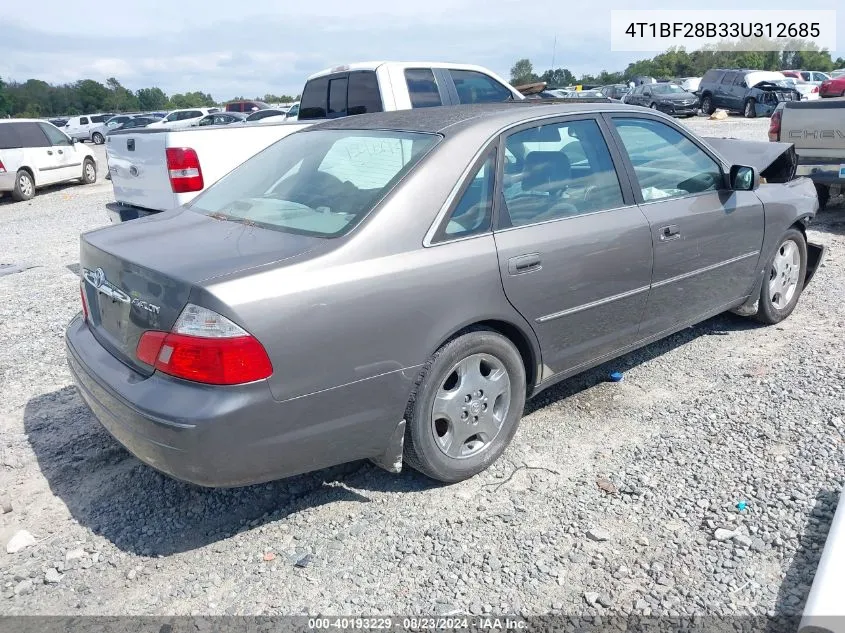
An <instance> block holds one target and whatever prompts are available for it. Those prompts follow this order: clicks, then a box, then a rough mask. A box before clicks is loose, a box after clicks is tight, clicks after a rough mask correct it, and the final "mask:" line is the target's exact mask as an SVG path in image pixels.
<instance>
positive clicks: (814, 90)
mask: <svg viewBox="0 0 845 633" xmlns="http://www.w3.org/2000/svg"><path fill="white" fill-rule="evenodd" d="M818 91H819V87H818V86H813V89H812V90H810V92H812V93H817V92H818Z"/></svg>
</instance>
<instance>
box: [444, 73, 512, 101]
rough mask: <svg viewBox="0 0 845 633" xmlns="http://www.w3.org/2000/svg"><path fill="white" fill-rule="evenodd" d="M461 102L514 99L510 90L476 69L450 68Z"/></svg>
mask: <svg viewBox="0 0 845 633" xmlns="http://www.w3.org/2000/svg"><path fill="white" fill-rule="evenodd" d="M449 74H450V75H451V76H452V81H454V82H455V88H456V89H457V91H458V100H459V101H460V102H461V103H497V102H501V101H508V100H510V99H513V95H512V94H511V92H510V90H508V89H507V88H505V87H504V86H503V85H502V84H500V83H499V82H498V81H496V80H494V79H493V78H492V77H488V76H487V75H485V74H484V73H479V72H476V71H474V70H449Z"/></svg>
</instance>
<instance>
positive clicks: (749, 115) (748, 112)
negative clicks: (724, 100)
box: [742, 99, 757, 119]
mask: <svg viewBox="0 0 845 633" xmlns="http://www.w3.org/2000/svg"><path fill="white" fill-rule="evenodd" d="M755 103H756V101H755V100H754V99H748V100H747V101H746V102H745V106H744V107H743V109H742V113H743V114H744V115H745V118H746V119H753V118H755V117H756V116H757V110H756V109H755V108H754V105H755Z"/></svg>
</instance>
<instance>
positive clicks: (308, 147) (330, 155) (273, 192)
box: [187, 130, 440, 237]
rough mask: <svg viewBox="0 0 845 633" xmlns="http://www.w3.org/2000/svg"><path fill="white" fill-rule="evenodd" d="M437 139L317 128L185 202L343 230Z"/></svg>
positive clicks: (206, 210)
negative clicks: (190, 200)
mask: <svg viewBox="0 0 845 633" xmlns="http://www.w3.org/2000/svg"><path fill="white" fill-rule="evenodd" d="M439 139H440V137H439V136H437V135H435V134H423V133H418V132H397V131H383V130H314V131H307V132H299V133H296V134H292V135H290V136H287V137H285V138H283V139H282V140H280V141H278V142H276V143H274V144H273V145H271V146H270V147H268V148H267V149H266V150H264V151H263V152H261V153H260V154H258V155H256V156H253V157H252V158H251V159H249V160H248V161H246V162H245V163H243V164H242V165H241V166H240V167H238V168H237V169H235V170H234V171H233V172H231V173H230V174H229V175H227V176H225V177H224V178H222V179H221V180H220V181H219V182H217V183H216V184H214V185H213V186H212V187H210V188H209V189H208V190H207V191H205V192H204V193H203V194H202V195H200V196H198V197H197V198H195V199H194V200H193V201H192V202H191V203H189V204H188V205H187V206H188V207H189V208H190V209H191V210H193V211H196V212H198V213H203V214H205V215H209V216H212V217H215V218H219V219H221V220H232V221H236V222H242V223H245V224H249V225H253V224H254V225H256V226H261V227H264V228H268V229H274V230H277V231H284V232H287V233H298V234H302V235H313V236H317V237H338V236H341V235H345V234H346V233H348V232H349V231H351V230H352V228H353V227H354V226H355V225H356V224H358V223H359V222H360V221H361V220H362V219H363V218H364V217H366V215H367V214H368V213H369V212H370V211H371V210H372V209H373V208H374V207H375V206H376V204H378V202H379V201H380V200H381V199H382V198H383V197H384V196H385V195H386V194H387V193H388V192H389V191H390V189H392V188H393V186H394V185H395V184H396V183H397V182H399V180H400V179H401V178H402V177H403V176H404V175H405V174H407V173H408V172H409V171H410V170H411V169H412V168H413V167H414V165H416V163H417V162H418V161H419V160H420V158H422V156H423V155H424V154H425V153H426V152H428V151H429V150H430V149H431V148H432V147H434V145H435V144H436V143H437V142H438V140H439Z"/></svg>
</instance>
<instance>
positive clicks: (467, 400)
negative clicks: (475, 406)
mask: <svg viewBox="0 0 845 633" xmlns="http://www.w3.org/2000/svg"><path fill="white" fill-rule="evenodd" d="M470 400H472V396H471V395H469V394H467V395H465V396H464V402H469V401H470Z"/></svg>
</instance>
